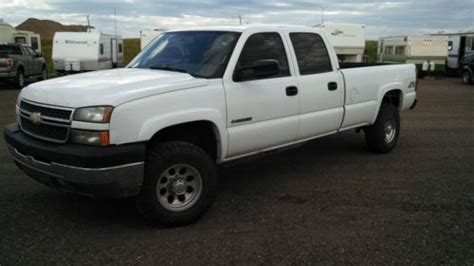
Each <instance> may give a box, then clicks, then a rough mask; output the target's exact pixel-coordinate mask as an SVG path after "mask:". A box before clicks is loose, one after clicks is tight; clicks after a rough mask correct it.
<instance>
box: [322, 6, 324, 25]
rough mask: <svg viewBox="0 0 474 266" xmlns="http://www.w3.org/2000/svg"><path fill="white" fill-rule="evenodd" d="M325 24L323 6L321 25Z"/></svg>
mask: <svg viewBox="0 0 474 266" xmlns="http://www.w3.org/2000/svg"><path fill="white" fill-rule="evenodd" d="M323 24H324V7H321V25H323Z"/></svg>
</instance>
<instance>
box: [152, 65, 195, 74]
mask: <svg viewBox="0 0 474 266" xmlns="http://www.w3.org/2000/svg"><path fill="white" fill-rule="evenodd" d="M150 69H157V70H166V71H174V72H181V73H188V74H190V73H189V71H187V70H186V69H183V68H177V67H171V66H167V65H157V66H151V67H150Z"/></svg>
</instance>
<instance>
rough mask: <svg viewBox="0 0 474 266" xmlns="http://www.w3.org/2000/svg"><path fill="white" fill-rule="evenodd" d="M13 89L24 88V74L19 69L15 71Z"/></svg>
mask: <svg viewBox="0 0 474 266" xmlns="http://www.w3.org/2000/svg"><path fill="white" fill-rule="evenodd" d="M15 87H16V88H18V89H23V87H25V72H24V71H23V69H21V68H20V69H18V70H17V71H16V77H15Z"/></svg>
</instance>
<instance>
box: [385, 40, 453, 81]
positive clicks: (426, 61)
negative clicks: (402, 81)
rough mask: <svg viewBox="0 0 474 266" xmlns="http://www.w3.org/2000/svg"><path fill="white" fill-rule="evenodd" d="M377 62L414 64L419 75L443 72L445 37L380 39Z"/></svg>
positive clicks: (446, 56)
mask: <svg viewBox="0 0 474 266" xmlns="http://www.w3.org/2000/svg"><path fill="white" fill-rule="evenodd" d="M377 55H378V59H379V62H382V63H407V64H415V65H416V68H417V70H418V72H419V73H420V74H423V73H426V72H436V73H439V72H443V71H444V68H445V64H446V59H447V58H448V38H447V37H446V36H398V37H384V38H380V39H379V42H378V51H377Z"/></svg>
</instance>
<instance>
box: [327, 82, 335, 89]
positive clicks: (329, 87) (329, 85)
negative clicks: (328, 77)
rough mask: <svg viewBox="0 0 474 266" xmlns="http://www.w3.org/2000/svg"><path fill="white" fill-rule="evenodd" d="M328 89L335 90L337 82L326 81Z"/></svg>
mask: <svg viewBox="0 0 474 266" xmlns="http://www.w3.org/2000/svg"><path fill="white" fill-rule="evenodd" d="M328 90H330V91H335V90H337V82H334V81H333V82H329V83H328Z"/></svg>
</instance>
